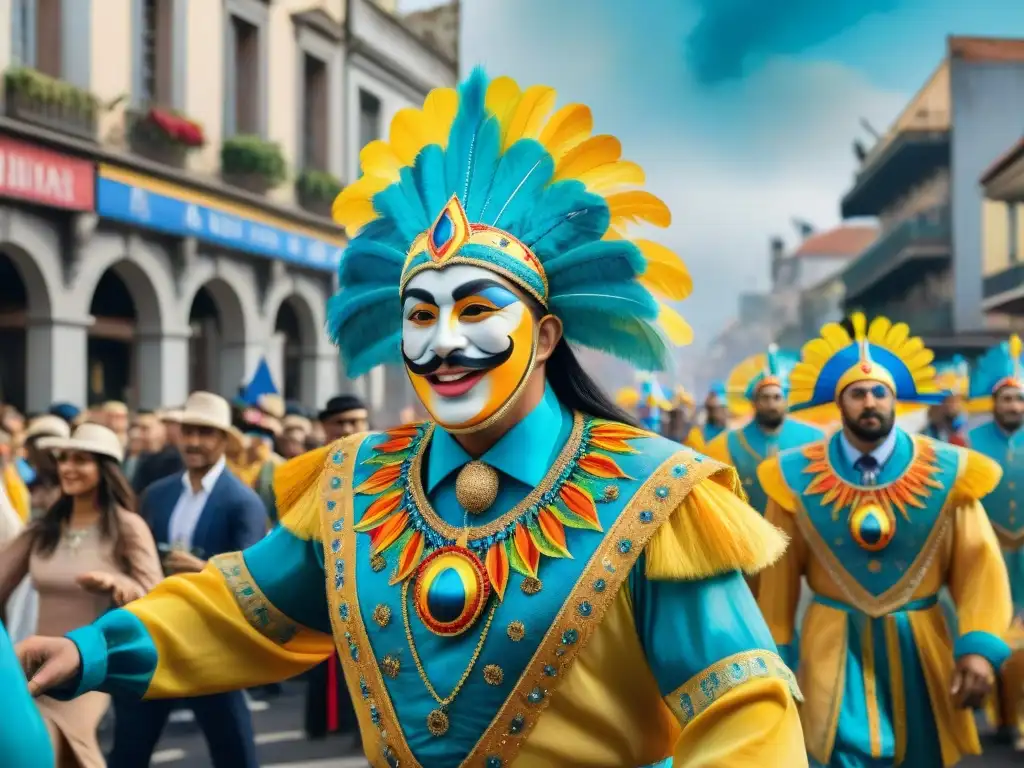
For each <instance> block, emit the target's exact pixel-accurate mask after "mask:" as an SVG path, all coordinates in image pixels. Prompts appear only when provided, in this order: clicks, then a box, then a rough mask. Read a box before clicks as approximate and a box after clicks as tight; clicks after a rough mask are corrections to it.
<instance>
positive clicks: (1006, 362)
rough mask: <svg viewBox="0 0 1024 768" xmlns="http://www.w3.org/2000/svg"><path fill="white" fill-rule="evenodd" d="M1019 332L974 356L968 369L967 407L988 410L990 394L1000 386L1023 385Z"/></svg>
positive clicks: (990, 406)
mask: <svg viewBox="0 0 1024 768" xmlns="http://www.w3.org/2000/svg"><path fill="white" fill-rule="evenodd" d="M1021 355H1022V344H1021V339H1020V336H1018V335H1017V334H1013V335H1012V336H1011V337H1010V338H1009V339H1007V340H1006V341H1003V342H1000V343H999V344H997V345H996V346H994V347H992V348H991V349H989V350H988V351H987V352H986V353H985V354H984V355H982V356H981V357H980V358H978V360H977V362H975V364H974V370H973V371H972V372H971V382H970V389H969V390H968V395H967V397H968V401H967V406H968V410H969V411H971V412H972V413H981V412H983V411H990V410H992V396H993V395H994V394H995V393H996V392H997V391H998V390H1000V389H1002V388H1003V387H1007V386H1010V387H1020V388H1022V389H1024V359H1022V357H1021Z"/></svg>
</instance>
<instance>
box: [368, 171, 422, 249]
mask: <svg viewBox="0 0 1024 768" xmlns="http://www.w3.org/2000/svg"><path fill="white" fill-rule="evenodd" d="M373 207H374V209H376V211H377V213H379V214H380V215H381V216H383V217H385V218H387V219H390V220H391V221H392V222H393V223H394V226H395V227H396V228H397V229H398V231H399V232H400V233H401V236H402V238H403V239H404V240H406V241H407V242H408V243H409V244H410V245H411V244H412V241H413V240H415V239H416V238H417V237H418V236H419V235H420V233H422V232H425V231H426V230H427V229H429V228H430V225H431V224H432V223H433V222H432V220H431V219H430V218H428V216H427V212H426V211H425V210H424V208H423V201H422V200H421V199H420V194H419V190H418V189H417V188H416V181H415V179H413V175H412V170H411V169H410V168H403V169H402V170H401V178H400V180H399V181H398V182H396V183H395V184H392V185H391V186H390V187H387V188H386V189H383V190H381V191H380V192H378V193H377V194H376V195H374V197H373Z"/></svg>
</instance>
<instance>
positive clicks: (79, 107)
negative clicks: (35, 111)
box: [4, 67, 105, 117]
mask: <svg viewBox="0 0 1024 768" xmlns="http://www.w3.org/2000/svg"><path fill="white" fill-rule="evenodd" d="M4 89H5V91H6V92H7V94H8V96H10V95H18V96H23V97H25V98H26V99H28V100H30V101H36V102H40V103H43V104H49V105H53V106H60V107H63V108H64V109H67V110H70V111H73V112H77V113H79V114H81V115H84V116H86V117H94V116H95V115H96V113H97V112H99V110H100V109H101V108H105V107H104V105H103V104H101V103H100V100H99V99H98V98H96V97H95V96H93V95H92V94H91V93H89V92H88V91H86V90H83V89H82V88H79V87H77V86H74V85H72V84H71V83H68V82H65V81H63V80H58V79H56V78H53V77H50V76H49V75H44V74H43V73H42V72H39V71H37V70H35V69H29V68H28V67H14V68H12V69H8V70H7V71H6V72H4Z"/></svg>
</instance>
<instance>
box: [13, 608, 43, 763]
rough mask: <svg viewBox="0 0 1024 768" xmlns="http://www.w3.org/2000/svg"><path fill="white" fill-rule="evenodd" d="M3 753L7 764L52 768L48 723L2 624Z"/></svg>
mask: <svg viewBox="0 0 1024 768" xmlns="http://www.w3.org/2000/svg"><path fill="white" fill-rule="evenodd" d="M0 691H2V692H3V693H2V694H0V697H2V699H3V717H0V755H3V758H4V759H3V762H4V765H12V766H13V765H16V766H19V768H51V766H52V765H53V747H52V746H51V745H50V735H49V734H48V733H47V732H46V725H44V723H43V718H42V717H40V715H39V710H38V709H37V708H36V705H35V702H34V701H32V696H31V694H29V692H28V685H27V684H26V682H25V675H24V674H23V673H22V670H21V665H19V664H18V659H17V657H16V656H15V655H14V648H13V647H12V646H11V639H10V637H8V636H7V630H6V628H5V627H4V625H3V624H2V623H0Z"/></svg>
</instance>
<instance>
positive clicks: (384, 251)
mask: <svg viewBox="0 0 1024 768" xmlns="http://www.w3.org/2000/svg"><path fill="white" fill-rule="evenodd" d="M404 264H405V254H404V253H402V252H401V251H398V250H395V249H394V248H393V247H391V246H390V245H388V244H387V243H385V242H382V241H380V240H371V239H369V238H360V237H357V238H355V239H354V240H353V241H352V242H351V243H349V246H348V248H346V249H345V253H344V254H343V255H342V257H341V264H340V265H339V267H338V282H339V283H341V285H342V287H345V288H347V287H352V286H355V285H365V284H368V283H375V284H377V285H387V284H397V283H398V282H399V281H400V280H401V279H402V266H403V265H404Z"/></svg>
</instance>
